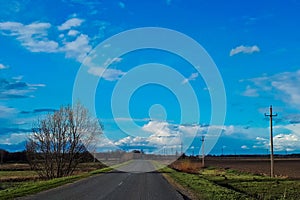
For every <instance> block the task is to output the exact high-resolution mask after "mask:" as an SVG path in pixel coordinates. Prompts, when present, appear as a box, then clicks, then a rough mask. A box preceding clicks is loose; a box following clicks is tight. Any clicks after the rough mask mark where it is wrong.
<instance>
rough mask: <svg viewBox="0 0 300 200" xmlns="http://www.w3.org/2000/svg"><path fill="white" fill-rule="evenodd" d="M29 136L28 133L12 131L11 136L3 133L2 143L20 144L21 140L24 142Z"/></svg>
mask: <svg viewBox="0 0 300 200" xmlns="http://www.w3.org/2000/svg"><path fill="white" fill-rule="evenodd" d="M28 136H29V134H28V133H12V134H10V135H9V136H7V135H3V136H0V144H6V145H13V144H19V143H21V142H24V141H25V140H26V139H27V137H28Z"/></svg>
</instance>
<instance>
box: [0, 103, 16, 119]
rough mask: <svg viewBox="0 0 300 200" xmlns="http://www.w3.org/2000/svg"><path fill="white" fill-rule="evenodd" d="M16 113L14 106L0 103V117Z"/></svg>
mask: <svg viewBox="0 0 300 200" xmlns="http://www.w3.org/2000/svg"><path fill="white" fill-rule="evenodd" d="M16 113H17V110H16V109H15V108H10V107H6V106H3V105H0V118H7V117H8V116H12V115H14V114H16Z"/></svg>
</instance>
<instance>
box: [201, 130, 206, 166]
mask: <svg viewBox="0 0 300 200" xmlns="http://www.w3.org/2000/svg"><path fill="white" fill-rule="evenodd" d="M201 141H202V167H204V166H205V165H204V156H205V153H204V135H202V138H201Z"/></svg>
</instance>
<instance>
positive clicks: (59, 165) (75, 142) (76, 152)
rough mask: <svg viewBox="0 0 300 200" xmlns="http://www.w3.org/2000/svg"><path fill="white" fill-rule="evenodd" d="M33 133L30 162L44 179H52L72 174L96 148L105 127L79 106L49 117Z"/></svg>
mask: <svg viewBox="0 0 300 200" xmlns="http://www.w3.org/2000/svg"><path fill="white" fill-rule="evenodd" d="M32 131H33V133H32V135H31V136H30V138H29V139H28V141H27V144H26V151H27V157H28V161H29V163H30V166H31V168H32V169H34V170H36V171H37V172H38V174H39V175H40V176H41V177H44V178H48V179H51V178H56V177H63V176H69V175H71V174H73V172H74V170H75V169H76V167H77V165H78V164H79V163H80V162H81V161H82V160H83V156H84V155H86V154H85V153H86V152H87V150H88V149H91V148H94V146H95V144H96V143H95V142H96V141H97V137H98V136H99V135H100V134H101V133H102V125H101V124H100V123H99V122H98V120H96V119H93V118H92V117H91V116H90V115H89V112H88V110H87V109H86V108H84V107H83V106H82V105H81V104H79V103H78V104H76V105H75V106H74V107H73V108H72V107H71V106H66V107H61V108H60V110H58V111H56V112H54V113H53V114H49V115H47V116H46V117H45V119H43V120H39V121H38V122H37V125H36V126H35V127H34V128H33V129H32Z"/></svg>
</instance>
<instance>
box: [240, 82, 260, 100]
mask: <svg viewBox="0 0 300 200" xmlns="http://www.w3.org/2000/svg"><path fill="white" fill-rule="evenodd" d="M242 95H243V96H246V97H258V96H259V95H258V93H257V89H254V88H251V86H250V85H248V86H247V88H246V91H245V92H243V94H242Z"/></svg>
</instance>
